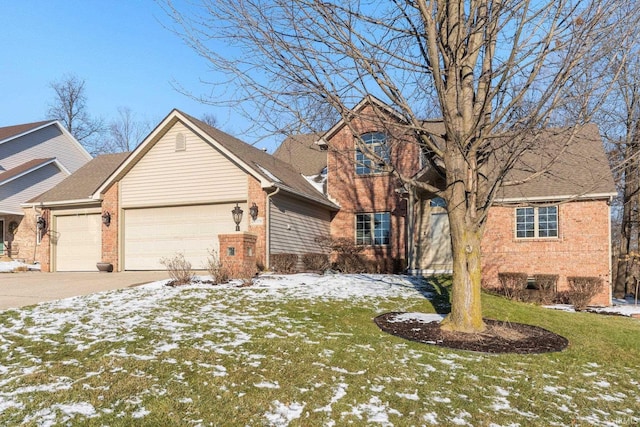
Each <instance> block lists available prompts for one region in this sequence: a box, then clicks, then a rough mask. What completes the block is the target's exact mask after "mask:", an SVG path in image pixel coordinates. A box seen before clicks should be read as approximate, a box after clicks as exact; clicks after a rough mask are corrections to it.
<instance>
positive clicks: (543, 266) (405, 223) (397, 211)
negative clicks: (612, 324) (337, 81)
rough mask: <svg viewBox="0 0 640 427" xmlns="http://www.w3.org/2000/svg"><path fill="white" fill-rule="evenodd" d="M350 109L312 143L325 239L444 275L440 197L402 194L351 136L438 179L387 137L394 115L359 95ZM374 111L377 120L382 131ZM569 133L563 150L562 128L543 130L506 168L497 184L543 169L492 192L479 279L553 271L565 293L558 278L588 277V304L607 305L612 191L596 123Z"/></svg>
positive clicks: (406, 168) (414, 149)
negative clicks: (319, 164) (319, 171)
mask: <svg viewBox="0 0 640 427" xmlns="http://www.w3.org/2000/svg"><path fill="white" fill-rule="evenodd" d="M353 111H354V113H355V114H354V118H353V119H352V120H350V121H349V123H348V124H347V123H345V122H344V121H343V120H342V121H340V122H338V123H337V124H336V125H334V126H333V127H332V128H331V129H330V130H329V131H327V132H326V133H325V134H324V135H323V136H322V138H320V139H318V141H317V144H319V145H325V146H326V147H327V148H326V152H327V196H328V198H329V199H330V200H331V201H333V202H334V203H336V204H337V205H338V206H340V210H339V211H338V212H337V213H336V214H335V215H334V218H333V220H332V221H331V235H332V236H333V237H344V236H347V237H349V238H352V239H354V240H355V243H356V244H360V245H363V246H364V247H365V251H364V253H365V255H366V256H368V257H369V258H370V259H374V260H377V261H378V264H379V265H382V266H384V265H385V264H386V265H388V263H389V260H396V261H397V262H396V263H394V264H396V265H398V264H404V263H406V265H407V267H408V269H409V271H411V272H413V273H414V274H424V273H427V274H433V273H440V272H450V271H451V270H452V254H451V242H450V237H449V222H448V217H447V214H446V213H447V210H446V204H445V203H444V200H442V199H441V198H438V197H436V196H435V195H433V194H429V193H427V192H425V191H419V190H417V191H408V190H406V189H405V188H404V187H403V186H402V185H401V183H400V182H399V181H398V180H397V179H395V178H393V177H392V175H391V174H389V173H387V172H385V171H384V170H383V169H381V168H379V167H378V166H377V165H376V164H375V163H374V162H373V161H372V160H371V159H369V158H367V157H366V156H364V155H363V153H362V152H361V150H360V148H359V147H358V146H357V145H356V142H355V141H356V138H355V136H359V137H360V140H361V141H362V142H363V143H364V144H365V145H366V147H367V149H369V150H370V151H371V152H373V153H376V154H379V155H380V156H381V157H384V160H386V162H387V163H389V164H391V165H392V166H393V167H394V168H395V169H398V170H401V171H403V172H404V174H405V175H408V176H413V177H415V178H416V179H418V180H420V179H422V180H431V182H435V181H436V180H438V179H441V178H440V177H439V176H438V175H437V174H436V173H434V171H433V169H432V168H431V167H430V165H429V164H428V163H427V162H426V161H425V160H424V159H423V158H422V156H421V154H420V150H419V148H418V146H417V145H416V144H415V142H413V141H412V140H411V139H410V138H408V139H404V137H403V134H404V132H403V131H402V130H401V129H402V127H401V126H399V127H398V128H399V129H400V130H398V132H397V133H396V134H395V135H394V134H393V133H394V126H393V120H394V117H395V115H396V113H395V112H394V111H393V110H391V109H389V107H388V106H386V105H384V104H383V103H382V102H380V101H378V100H377V99H375V98H373V97H368V98H365V99H364V100H363V101H362V102H361V103H360V104H358V105H357V106H356V107H355V108H354V110H353ZM381 114H384V115H385V116H387V117H385V120H384V122H385V125H384V127H383V126H382V125H381V120H380V115H381ZM397 120H398V123H400V122H401V121H402V118H401V117H397ZM424 126H427V127H429V128H430V129H431V130H432V131H433V132H434V133H436V134H437V133H438V130H439V129H440V132H441V129H442V123H439V122H438V121H433V122H425V123H424ZM574 130H575V131H576V132H575V135H574V136H573V142H572V143H570V144H566V140H567V136H566V135H567V133H568V132H567V129H549V130H545V131H544V132H542V133H541V135H540V136H539V142H540V144H539V145H538V147H544V150H540V149H536V150H529V151H526V152H524V153H522V154H521V155H520V157H519V161H518V162H517V163H516V165H515V167H514V168H513V169H512V170H511V171H510V172H509V175H508V176H507V180H511V181H519V180H522V178H525V177H529V176H530V175H531V173H532V171H538V170H543V168H541V166H543V165H546V166H547V170H546V172H545V173H544V174H541V175H539V176H537V177H536V178H535V179H533V180H529V181H527V180H524V182H523V183H521V184H520V185H514V186H508V187H502V188H500V189H499V192H498V194H497V198H496V200H495V203H494V205H493V206H492V207H491V208H490V209H489V214H488V218H487V223H486V228H485V232H484V235H483V240H482V254H483V256H482V269H483V281H484V282H485V284H487V285H489V286H492V285H496V284H497V283H498V274H499V273H501V272H522V273H526V274H528V275H530V276H533V275H535V274H558V275H559V281H558V290H565V289H567V287H568V283H567V278H568V277H572V276H595V277H600V278H602V280H603V284H604V285H603V288H602V291H601V292H600V293H599V294H598V295H597V296H596V297H595V298H594V300H593V301H592V303H593V304H599V305H610V304H611V292H610V283H611V265H610V262H611V223H610V218H611V216H610V213H611V212H610V204H611V200H612V198H613V197H615V195H616V190H615V185H614V182H613V178H612V174H611V170H610V168H609V164H608V160H607V157H606V155H605V153H604V149H603V145H602V140H601V138H600V135H599V132H598V129H597V127H596V126H595V125H586V126H583V127H580V128H576V129H574ZM311 155H312V154H311Z"/></svg>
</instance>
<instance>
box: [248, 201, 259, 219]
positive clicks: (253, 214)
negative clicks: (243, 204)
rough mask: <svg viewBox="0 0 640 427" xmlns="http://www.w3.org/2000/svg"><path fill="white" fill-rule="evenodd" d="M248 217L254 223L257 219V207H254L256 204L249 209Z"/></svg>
mask: <svg viewBox="0 0 640 427" xmlns="http://www.w3.org/2000/svg"><path fill="white" fill-rule="evenodd" d="M249 215H250V216H251V219H252V220H254V221H255V220H256V218H258V205H256V202H253V204H252V205H251V207H250V208H249Z"/></svg>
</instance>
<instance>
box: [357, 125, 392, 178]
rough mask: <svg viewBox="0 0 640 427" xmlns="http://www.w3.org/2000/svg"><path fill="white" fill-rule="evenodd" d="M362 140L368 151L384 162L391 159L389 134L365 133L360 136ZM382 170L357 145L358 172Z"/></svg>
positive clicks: (363, 173)
mask: <svg viewBox="0 0 640 427" xmlns="http://www.w3.org/2000/svg"><path fill="white" fill-rule="evenodd" d="M360 139H361V140H362V141H361V142H362V143H363V144H364V145H365V147H366V149H365V152H366V151H369V153H370V154H375V155H376V156H378V157H380V158H381V159H382V160H383V161H384V162H388V161H389V152H388V150H387V136H386V135H385V134H384V133H383V132H370V133H365V134H364V135H362V136H361V137H360ZM380 172H382V171H381V170H380V168H379V167H378V165H376V162H375V161H374V160H372V159H370V158H369V157H367V155H366V154H365V153H364V152H362V151H360V149H359V148H357V147H356V174H358V175H368V174H372V173H380Z"/></svg>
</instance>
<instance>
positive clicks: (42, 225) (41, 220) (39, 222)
mask: <svg viewBox="0 0 640 427" xmlns="http://www.w3.org/2000/svg"><path fill="white" fill-rule="evenodd" d="M36 226H37V227H38V230H44V229H45V228H47V221H46V220H45V219H44V218H43V217H41V216H39V217H38V219H37V220H36Z"/></svg>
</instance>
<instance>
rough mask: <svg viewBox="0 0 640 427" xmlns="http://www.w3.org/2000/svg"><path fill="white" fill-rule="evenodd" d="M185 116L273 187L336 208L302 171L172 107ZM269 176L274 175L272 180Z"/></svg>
mask: <svg viewBox="0 0 640 427" xmlns="http://www.w3.org/2000/svg"><path fill="white" fill-rule="evenodd" d="M175 111H177V112H179V113H180V114H182V115H183V116H184V117H185V118H187V119H188V120H189V121H191V122H192V123H193V124H195V125H196V126H197V127H198V128H199V129H200V130H202V131H203V132H205V133H206V134H207V135H209V136H210V137H211V138H213V139H214V140H215V141H216V142H217V143H219V144H220V145H222V146H223V147H224V148H226V149H227V150H228V151H229V152H231V153H232V154H233V155H235V156H237V158H238V159H239V160H241V161H242V162H243V163H244V164H246V165H247V166H249V167H250V168H251V169H252V171H253V172H254V173H255V174H258V175H260V176H261V177H262V178H263V180H266V181H270V184H271V185H272V186H273V187H277V188H280V189H282V190H284V191H287V192H289V193H292V194H293V195H297V196H301V197H303V198H305V199H309V200H312V201H315V202H317V203H320V204H322V205H325V206H327V207H330V208H333V209H336V210H337V209H338V206H336V205H335V204H334V203H333V202H331V201H330V200H329V199H327V198H326V197H325V196H324V194H322V193H320V192H318V190H317V189H316V188H315V187H314V186H313V185H311V184H310V183H309V182H308V181H307V180H306V179H305V178H304V176H302V174H301V173H300V172H299V171H298V170H296V169H295V168H294V167H293V166H291V165H290V164H289V163H287V162H285V161H282V160H280V159H279V158H277V157H275V156H272V155H271V154H269V153H267V152H266V151H263V150H260V149H258V148H256V147H254V146H252V145H249V144H247V143H246V142H244V141H241V140H239V139H238V138H235V137H233V136H231V135H229V134H227V133H225V132H222V131H221V130H219V129H216V128H214V127H211V126H209V125H208V124H206V123H204V122H202V121H200V120H198V119H196V118H194V117H191V116H189V115H188V114H185V113H183V112H181V111H179V110H175ZM273 178H276V180H274V179H273Z"/></svg>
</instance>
